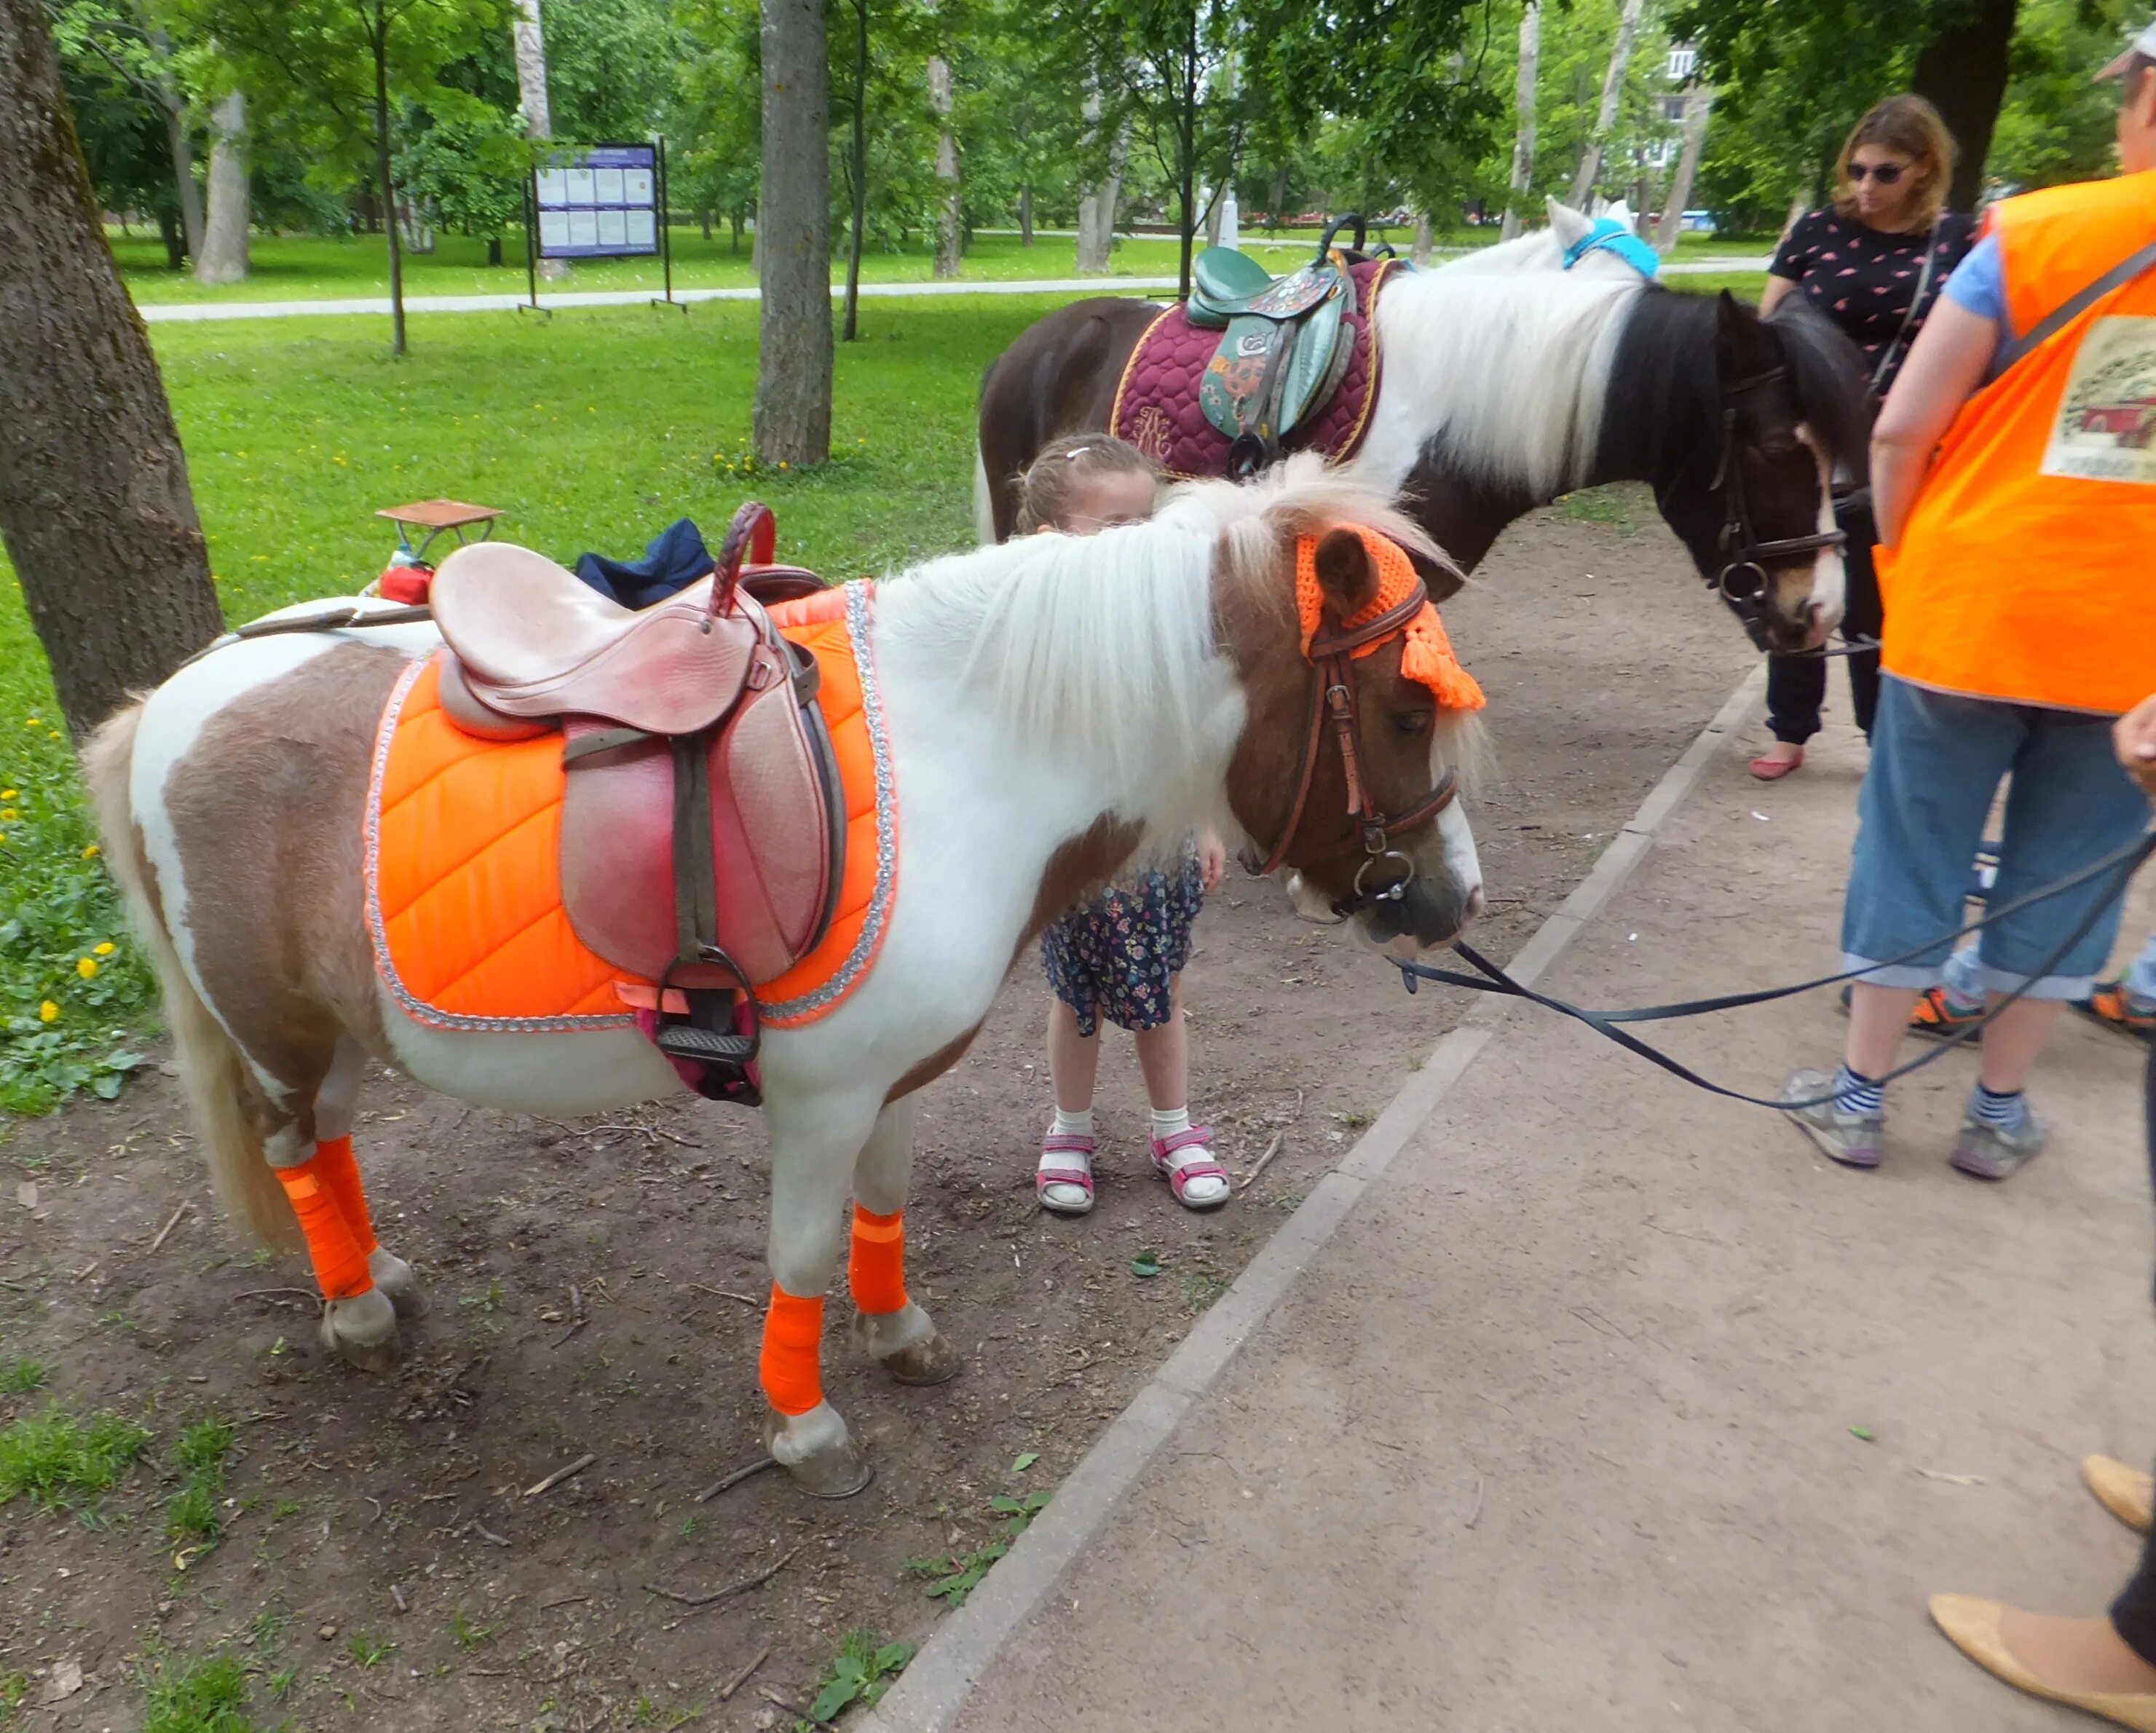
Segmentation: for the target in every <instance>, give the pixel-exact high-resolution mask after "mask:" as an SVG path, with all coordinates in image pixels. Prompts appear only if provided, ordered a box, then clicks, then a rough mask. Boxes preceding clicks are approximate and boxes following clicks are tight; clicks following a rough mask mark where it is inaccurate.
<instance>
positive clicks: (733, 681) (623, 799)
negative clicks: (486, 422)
mask: <svg viewBox="0 0 2156 1733" xmlns="http://www.w3.org/2000/svg"><path fill="white" fill-rule="evenodd" d="M776 542H777V523H776V520H774V519H773V516H772V515H771V512H770V510H769V509H768V508H767V507H766V506H764V505H761V504H757V503H755V502H751V503H750V504H748V505H743V506H742V508H741V510H739V511H737V513H735V515H734V520H733V522H732V524H731V526H729V527H728V529H727V531H726V540H725V541H724V542H723V543H722V544H721V548H720V552H719V555H718V559H717V562H716V567H715V568H714V570H713V572H712V574H711V576H710V577H706V578H703V579H701V580H700V581H699V582H696V583H694V584H692V585H690V587H688V588H687V589H685V590H683V591H681V592H679V593H678V594H676V595H675V596H673V597H670V598H668V599H667V600H666V601H665V602H660V603H659V604H657V605H656V606H654V607H652V608H644V609H641V610H638V611H634V612H633V611H631V610H630V609H628V608H623V607H621V606H619V604H618V603H616V602H612V601H610V600H608V598H607V597H603V596H602V595H600V594H599V593H598V591H596V590H594V589H593V588H591V587H589V586H588V585H587V584H585V583H583V582H581V581H580V580H579V579H578V578H577V576H576V575H575V573H573V572H568V571H566V570H564V569H563V568H562V567H559V566H557V565H556V564H554V562H553V561H551V560H548V559H547V558H545V557H544V556H542V555H539V554H536V553H533V552H532V551H530V550H529V549H527V548H521V547H518V546H515V545H513V544H511V543H508V542H499V541H495V542H477V543H474V544H472V545H470V546H465V547H460V548H459V549H457V550H456V551H455V552H454V553H452V554H451V555H450V556H449V557H448V558H447V559H445V560H444V561H442V565H441V569H440V570H439V572H436V573H435V575H434V582H433V585H432V587H431V591H430V594H429V602H430V603H431V605H432V608H433V611H434V623H435V624H436V626H437V627H438V628H439V629H440V631H441V634H442V637H443V638H444V640H445V641H446V643H447V644H448V646H449V649H448V652H447V653H446V654H444V657H443V659H442V665H441V670H440V690H441V702H442V709H443V711H444V714H445V715H447V716H448V717H449V720H451V721H453V722H454V723H455V724H456V725H457V726H459V728H462V729H464V730H465V731H466V732H468V733H470V734H475V735H478V736H481V737H482V738H485V739H489V740H521V739H528V738H531V737H532V736H536V735H539V734H543V733H547V732H552V731H560V732H561V734H562V736H563V737H564V743H563V746H562V760H563V762H564V763H565V764H566V765H567V767H568V769H569V777H568V791H567V796H566V797H565V798H564V801H563V805H562V852H561V871H562V905H563V907H564V909H565V910H566V911H567V915H568V917H569V922H570V925H572V927H573V928H574V929H575V931H576V933H577V937H578V938H580V939H581V940H583V942H584V943H585V944H586V945H588V946H590V947H591V949H592V950H593V951H596V952H597V953H598V955H599V956H603V957H604V958H606V960H607V961H609V962H611V963H614V964H616V965H618V966H619V967H621V968H622V969H623V970H624V972H627V973H629V974H630V975H634V976H635V977H639V978H641V979H644V980H655V981H657V982H659V984H660V991H659V993H658V996H657V997H658V1002H657V1007H656V1008H657V1016H658V1029H657V1033H656V1037H655V1038H656V1040H657V1042H658V1044H659V1047H660V1050H661V1051H662V1052H664V1053H665V1054H667V1055H668V1056H669V1057H670V1058H672V1059H680V1060H684V1061H686V1062H689V1063H690V1064H695V1065H698V1066H701V1067H705V1068H708V1069H711V1070H712V1071H715V1072H716V1073H717V1074H718V1078H717V1079H716V1081H719V1082H721V1084H726V1085H727V1086H726V1087H725V1088H724V1089H723V1093H724V1094H725V1095H726V1097H727V1098H728V1099H731V1100H749V1101H753V1100H755V1098H756V1093H755V1085H754V1081H753V1079H752V1076H751V1074H749V1072H748V1069H747V1068H748V1066H749V1064H750V1062H751V1061H752V1060H753V1059H754V1058H755V1055H756V1051H757V1024H756V1000H755V987H756V984H757V982H764V981H769V980H771V979H773V978H774V977H777V976H778V975H781V974H783V973H784V972H785V971H786V970H787V969H788V968H789V967H790V966H792V965H793V964H794V963H795V962H798V961H799V960H800V959H801V958H802V957H803V956H807V955H808V953H809V952H810V951H813V950H814V948H815V947H816V945H817V944H818V942H819V941H820V940H821V939H822V938H823V936H824V931H825V930H826V929H827V928H828V927H829V925H830V921H831V916H832V911H833V908H834V904H835V901H836V900H837V897H838V894H839V882H840V880H841V879H842V878H843V877H844V869H845V843H846V826H845V804H844V802H845V795H844V786H843V784H842V783H841V782H840V779H839V767H838V762H837V759H836V756H835V755H834V752H833V751H832V746H831V739H830V736H829V732H828V731H827V730H826V728H825V726H824V717H823V713H822V711H821V710H820V709H819V707H818V705H817V702H816V689H817V685H818V670H817V664H816V661H815V659H814V657H812V656H810V655H808V654H807V653H806V652H804V651H803V650H801V649H798V648H796V647H795V646H794V645H793V644H791V643H788V641H787V640H786V639H785V638H783V637H781V636H780V635H779V633H778V630H777V629H776V628H774V627H773V624H772V623H771V619H770V617H769V615H768V614H767V613H765V611H764V605H765V604H766V603H767V602H768V603H776V602H781V601H786V600H789V599H792V598H793V597H798V596H804V595H809V594H814V593H815V592H818V591H820V590H821V589H822V588H823V587H824V584H823V581H822V580H821V579H820V578H819V577H817V576H816V575H815V574H814V572H805V571H803V570H801V569H800V568H798V567H782V566H774V565H773V564H772V563H771V560H772V554H773V550H774V548H775V546H776ZM744 555H746V556H747V563H746V564H745V563H744ZM683 1005H685V1006H686V1009H685V1010H683V1009H682V1008H681V1007H683Z"/></svg>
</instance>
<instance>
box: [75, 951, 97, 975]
mask: <svg viewBox="0 0 2156 1733" xmlns="http://www.w3.org/2000/svg"><path fill="white" fill-rule="evenodd" d="M74 972H75V973H76V974H78V975H80V976H81V977H82V978H83V979H84V980H85V981H90V980H95V978H96V976H97V959H96V958H95V957H94V956H79V957H77V958H76V959H75V960H74Z"/></svg>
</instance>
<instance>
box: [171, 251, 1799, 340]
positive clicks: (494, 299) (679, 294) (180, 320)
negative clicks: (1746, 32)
mask: <svg viewBox="0 0 2156 1733" xmlns="http://www.w3.org/2000/svg"><path fill="white" fill-rule="evenodd" d="M1767 264H1768V261H1767V260H1766V259H1764V258H1759V259H1684V260H1682V261H1681V262H1678V263H1675V264H1666V265H1664V266H1663V267H1662V270H1663V273H1664V274H1665V275H1667V276H1674V277H1681V276H1687V275H1703V274H1710V273H1715V272H1724V271H1763V270H1764V269H1766V268H1767ZM1175 285H1176V279H1174V278H1173V277H1041V278H1028V279H1023V280H1021V281H1018V282H997V283H973V282H968V281H966V280H965V279H960V280H958V281H957V282H955V283H864V284H862V285H861V294H862V295H863V297H864V298H865V299H876V298H880V297H882V296H885V295H1122V294H1129V293H1133V292H1142V293H1145V294H1154V293H1158V291H1160V290H1173V289H1174V287H1175ZM759 294H760V291H759V290H757V289H755V288H752V287H751V288H741V289H676V290H675V291H674V299H675V300H677V301H687V302H695V301H752V300H756V299H757V296H758V295H759ZM844 294H845V289H844V285H839V284H834V285H832V289H831V296H832V299H833V300H838V299H840V298H841V297H843V296H844ZM658 299H659V296H658V293H657V291H656V290H651V289H600V290H569V291H566V292H564V293H561V294H556V293H553V292H552V291H546V292H542V294H541V295H540V297H539V305H541V306H542V307H543V308H545V309H547V310H549V311H558V310H562V309H563V308H568V307H639V306H643V305H646V304H648V303H650V302H654V301H656V300H658ZM522 305H526V296H524V295H406V296H405V297H404V310H405V311H406V312H407V313H506V312H508V311H509V310H511V309H512V308H515V307H519V306H522ZM354 313H372V314H376V315H380V316H382V317H384V318H387V317H388V314H389V298H388V296H387V295H371V296H370V295H357V296H352V297H348V298H346V299H344V300H312V301H305V300H303V301H151V302H147V303H145V304H144V305H142V306H141V314H142V317H143V319H144V320H145V321H146V322H147V323H148V324H151V325H167V324H170V325H198V324H203V323H207V322H211V321H214V320H224V319H318V318H323V317H327V316H331V315H341V314H354Z"/></svg>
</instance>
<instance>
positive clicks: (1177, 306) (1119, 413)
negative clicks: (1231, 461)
mask: <svg viewBox="0 0 2156 1733" xmlns="http://www.w3.org/2000/svg"><path fill="white" fill-rule="evenodd" d="M1182 309H1183V303H1182V302H1180V301H1177V302H1175V303H1173V305H1169V306H1165V307H1163V308H1162V309H1161V310H1160V311H1159V313H1158V315H1156V316H1155V317H1154V319H1153V321H1152V324H1150V325H1148V326H1147V327H1146V328H1145V329H1144V330H1143V331H1141V332H1139V333H1138V340H1137V342H1136V343H1135V344H1133V345H1132V348H1131V352H1130V353H1129V355H1127V356H1125V357H1124V359H1123V371H1122V377H1119V378H1118V379H1117V380H1116V401H1115V402H1113V403H1112V404H1111V405H1110V406H1109V409H1108V431H1109V432H1111V433H1114V432H1115V430H1116V428H1120V427H1121V426H1122V424H1123V393H1124V392H1127V391H1128V390H1129V389H1130V388H1131V370H1132V368H1133V367H1137V364H1138V357H1139V356H1142V355H1143V354H1144V353H1145V352H1146V346H1147V344H1149V343H1151V342H1152V337H1153V333H1154V332H1155V331H1158V330H1159V329H1160V328H1161V326H1162V325H1163V323H1164V322H1165V321H1166V320H1170V319H1173V317H1174V316H1175V315H1177V314H1178V312H1180V311H1181V310H1182ZM1165 473H1166V474H1169V475H1173V476H1174V477H1175V479H1177V480H1178V481H1195V480H1197V479H1198V478H1197V477H1196V476H1194V475H1184V474H1178V472H1177V471H1175V470H1173V469H1170V470H1168V471H1166V472H1165Z"/></svg>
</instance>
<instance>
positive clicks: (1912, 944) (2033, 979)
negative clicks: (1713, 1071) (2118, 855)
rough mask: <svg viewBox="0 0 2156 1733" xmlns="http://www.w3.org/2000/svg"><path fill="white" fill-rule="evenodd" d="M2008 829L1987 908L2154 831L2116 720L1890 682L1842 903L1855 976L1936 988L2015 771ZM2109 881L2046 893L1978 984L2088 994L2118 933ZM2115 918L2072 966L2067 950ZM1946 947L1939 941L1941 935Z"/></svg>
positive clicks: (1999, 927)
mask: <svg viewBox="0 0 2156 1733" xmlns="http://www.w3.org/2000/svg"><path fill="white" fill-rule="evenodd" d="M2008 776H2011V777H2013V782H2012V785H2011V787H2010V788H2009V790H2008V792H2007V796H2006V827H2005V835H2004V837H2003V838H2001V841H2000V843H1999V876H1998V879H1997V881H1996V882H1995V883H1994V884H1993V886H1992V890H1991V896H1990V902H1989V907H1990V908H1993V909H2001V908H2005V906H2006V905H2008V904H2010V903H2012V902H2013V901H2014V900H2015V899H2016V898H2019V897H2022V896H2025V895H2028V894H2029V893H2030V891H2033V890H2040V889H2041V888H2042V887H2043V886H2044V885H2046V884H2051V883H2052V882H2053V881H2054V880H2056V879H2063V878H2066V877H2067V876H2068V875H2070V874H2072V873H2075V872H2076V871H2078V870H2080V869H2082V868H2083V867H2086V866H2087V865H2088V864H2090V863H2091V862H2092V861H2095V860H2097V859H2102V857H2103V856H2104V855H2106V854H2111V853H2112V851H2114V850H2116V849H2122V848H2123V847H2125V846H2126V845H2127V844H2128V843H2131V842H2132V841H2133V839H2134V838H2136V837H2137V836H2138V835H2140V834H2141V833H2142V831H2143V828H2145V827H2146V826H2147V824H2148V801H2147V800H2146V798H2144V797H2143V795H2142V793H2141V791H2140V790H2139V789H2138V787H2135V786H2134V784H2133V781H2132V779H2131V778H2129V777H2128V776H2127V774H2126V772H2124V771H2123V770H2121V769H2120V768H2119V767H2118V763H2117V759H2116V758H2115V757H2114V756H2113V755H2112V745H2111V721H2110V719H2109V718H2108V717H2104V716H2091V715H2082V713H2080V712H2079V711H2075V710H2046V709H2043V708H2040V707H2039V706H2036V705H2017V704H2001V703H1995V702H1993V701H1991V700H1985V699H1979V698H1960V697H1955V696H1952V695H1948V694H1945V693H1939V692H1931V691H1927V690H1925V689H1923V688H1922V687H1921V686H1912V685H1911V684H1908V683H1907V681H1905V680H1900V679H1896V678H1894V676H1892V674H1889V675H1887V676H1886V678H1885V679H1883V680H1882V681H1881V683H1880V690H1879V717H1878V721H1877V724H1876V727H1875V729H1874V731H1873V733H1872V738H1871V770H1870V771H1869V772H1867V773H1866V777H1865V778H1864V791H1863V793H1862V795H1861V797H1860V799H1859V801H1858V806H1857V817H1858V828H1857V833H1856V853H1855V856H1854V858H1853V859H1852V860H1851V864H1850V874H1849V895H1848V898H1847V900H1846V901H1845V903H1844V904H1843V905H1842V915H1841V948H1842V951H1843V953H1844V957H1843V964H1842V966H1843V967H1845V968H1849V969H1863V968H1871V966H1873V965H1875V964H1877V963H1879V962H1881V961H1883V960H1884V959H1886V958H1888V957H1898V956H1901V955H1902V953H1903V952H1904V951H1916V950H1917V947H1918V946H1925V948H1924V949H1923V950H1922V951H1918V953H1917V956H1915V957H1914V958H1912V960H1910V961H1907V962H1903V963H1899V964H1897V965H1895V966H1892V967H1887V968H1879V969H1876V972H1873V973H1872V974H1871V975H1869V976H1867V977H1866V979H1867V980H1870V981H1872V982H1876V983H1878V984H1879V985H1881V986H1882V987H1929V986H1931V985H1932V984H1933V983H1934V982H1937V981H1938V979H1939V977H1940V973H1941V970H1942V967H1943V965H1944V964H1945V962H1946V961H1947V957H1948V952H1949V951H1950V950H1951V948H1952V945H1953V941H1952V940H1951V939H1950V938H1948V937H1947V936H1946V935H1948V934H1950V933H1952V932H1953V930H1954V929H1955V928H1956V927H1958V926H1959V925H1961V924H1962V904H1963V899H1964V898H1965V897H1966V895H1968V891H1969V863H1970V861H1972V860H1974V859H1975V858H1976V850H1977V846H1978V844H1979V843H1981V842H1982V841H1983V840H1984V818H1985V816H1986V815H1987V814H1988V813H1989V811H1990V808H1991V802H1992V797H1993V796H1994V795H1995V794H1996V793H1997V792H1998V790H1999V782H2000V780H2001V779H2002V778H2003V777H2008ZM2119 902H2120V900H2119V898H2118V896H2117V894H2116V892H2115V890H2114V889H2113V885H2112V880H2111V879H2110V878H2109V876H2108V875H2107V876H2106V877H2105V878H2103V879H2097V880H2093V881H2092V882H2091V883H2089V884H2082V885H2078V886H2076V888H2075V889H2073V890H2069V891H2066V892H2063V893H2061V895H2057V896H2053V897H2046V899H2044V900H2043V901H2041V902H2039V903H2034V904H2031V905H2030V906H2029V907H2028V908H2026V909H2024V910H2020V912H2018V913H2016V914H2014V915H2008V916H2007V917H2006V918H2005V920H2001V921H1999V922H1998V923H1997V924H1996V925H1992V926H1989V927H1987V928H1985V929H1984V934H1983V936H1982V937H1981V939H1980V940H1979V943H1978V946H1977V965H1978V966H1977V972H1976V976H1977V978H1976V981H1975V982H1974V985H1978V986H1980V987H1984V988H1985V989H1988V990H1990V991H1995V992H2011V991H2013V990H2014V989H2015V988H2016V987H2020V986H2022V985H2023V984H2024V983H2025V982H2030V983H2032V984H2030V987H2029V992H2030V997H2034V998H2041V999H2078V998H2083V997H2087V994H2088V992H2089V989H2090V987H2091V985H2092V977H2094V975H2095V973H2096V972H2097V970H2098V969H2101V968H2102V966H2103V965H2104V962H2105V961H2106V959H2107V958H2108V957H2109V956H2110V955H2111V946H2112V941H2113V940H2114V939H2116V938H2117V936H2118V917H2119ZM2099 907H2101V912H2100V913H2099V914H2098V915H2097V919H2096V920H2095V921H2094V923H2093V924H2092V925H2091V926H2090V928H2089V930H2088V931H2087V932H2085V933H2083V934H2082V936H2081V937H2080V938H2079V939H2078V940H2076V941H2075V942H2074V943H2073V944H2072V945H2071V946H2069V947H2068V948H2067V950H2066V953H2065V955H2064V956H2060V957H2058V958H2056V960H2054V959H2053V957H2052V953H2053V952H2054V951H2057V949H2058V948H2059V945H2060V941H2062V940H2063V939H2065V938H2066V936H2067V935H2068V934H2069V933H2071V932H2072V931H2074V929H2075V928H2076V927H2077V926H2078V925H2081V923H2082V920H2084V919H2086V918H2087V916H2088V915H2089V914H2090V913H2091V911H2092V910H2094V909H2098V908H2099ZM1931 940H1936V941H1938V942H1937V943H1936V944H1931V945H1927V944H1926V941H1931Z"/></svg>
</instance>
